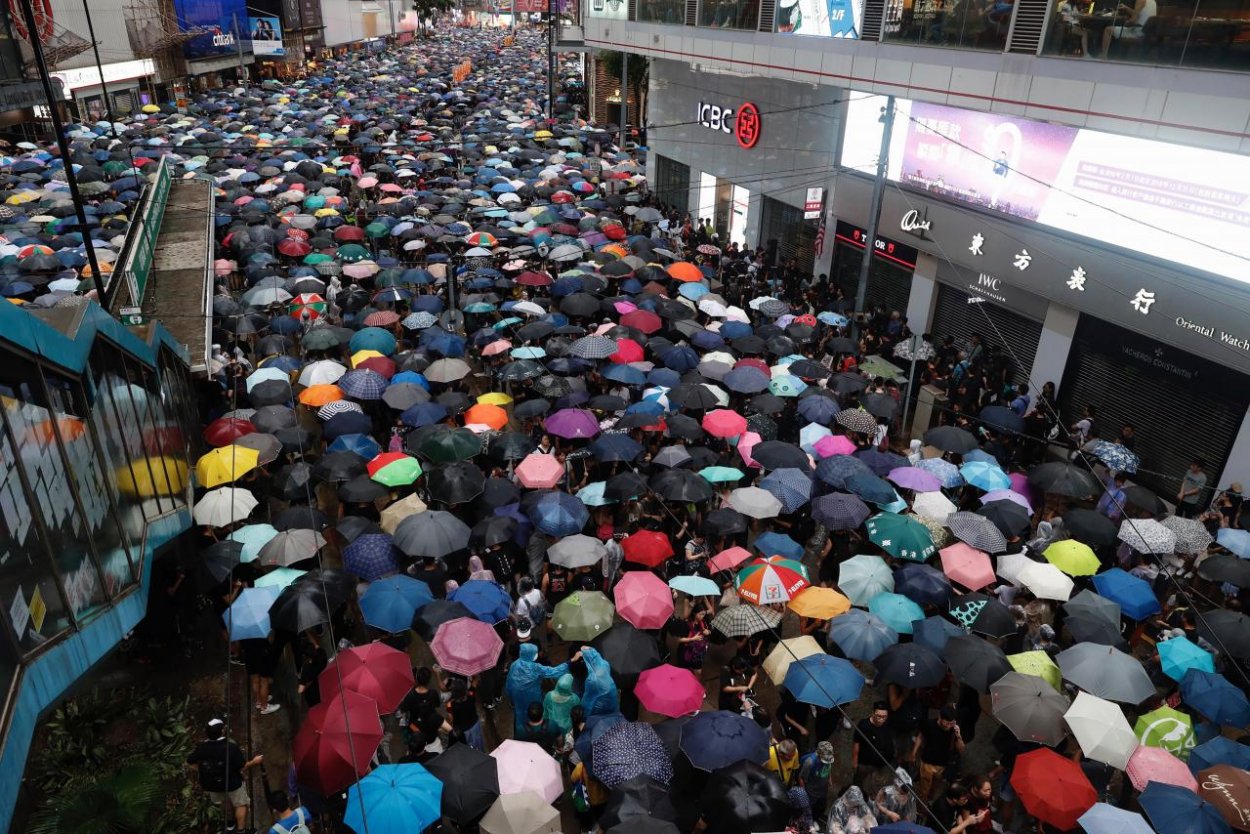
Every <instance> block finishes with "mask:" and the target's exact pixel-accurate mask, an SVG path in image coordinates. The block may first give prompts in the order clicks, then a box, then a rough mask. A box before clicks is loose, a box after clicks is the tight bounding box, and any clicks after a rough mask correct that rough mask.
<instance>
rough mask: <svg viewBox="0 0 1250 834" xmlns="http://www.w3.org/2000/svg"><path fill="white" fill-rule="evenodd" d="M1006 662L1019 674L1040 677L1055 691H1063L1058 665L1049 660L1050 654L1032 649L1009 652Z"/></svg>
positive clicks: (1061, 675) (1061, 676)
mask: <svg viewBox="0 0 1250 834" xmlns="http://www.w3.org/2000/svg"><path fill="white" fill-rule="evenodd" d="M1007 662H1008V663H1010V664H1011V668H1012V669H1015V670H1016V671H1017V672H1019V673H1020V674H1022V675H1032V676H1034V677H1037V678H1041V679H1042V680H1044V681H1046V682H1047V683H1048V684H1050V685H1051V686H1053V687H1054V688H1055V689H1056V690H1057V691H1059V692H1062V691H1063V674H1062V673H1061V672H1060V671H1059V667H1058V666H1056V665H1055V661H1053V660H1051V659H1050V655H1048V654H1046V652H1043V651H1032V652H1019V653H1018V654H1009V655H1007Z"/></svg>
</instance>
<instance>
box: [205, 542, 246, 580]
mask: <svg viewBox="0 0 1250 834" xmlns="http://www.w3.org/2000/svg"><path fill="white" fill-rule="evenodd" d="M242 555H243V543H242V542H236V541H231V540H229V539H227V540H225V541H220V542H215V543H213V544H211V545H209V546H208V547H206V548H204V549H203V550H201V551H200V554H199V557H198V559H197V560H196V563H195V567H196V570H197V572H198V574H199V576H200V578H201V579H202V580H203V585H204V587H206V588H212V587H213V586H215V585H220V584H221V583H222V582H225V581H226V580H227V579H229V578H230V573H231V572H232V571H233V570H234V569H235V568H237V567H238V566H239V559H240V557H241V556H242Z"/></svg>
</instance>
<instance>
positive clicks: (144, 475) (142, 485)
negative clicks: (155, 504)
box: [115, 457, 187, 498]
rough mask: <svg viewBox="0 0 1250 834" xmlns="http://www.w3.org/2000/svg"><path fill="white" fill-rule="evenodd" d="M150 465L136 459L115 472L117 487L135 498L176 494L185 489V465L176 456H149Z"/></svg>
mask: <svg viewBox="0 0 1250 834" xmlns="http://www.w3.org/2000/svg"><path fill="white" fill-rule="evenodd" d="M150 461H151V466H150V467H149V466H148V464H147V463H144V462H143V461H136V462H135V463H132V464H130V465H129V466H123V467H122V468H121V469H118V470H117V472H116V473H115V475H116V477H117V487H118V489H120V490H121V491H122V492H124V493H126V494H127V495H133V496H135V497H136V498H153V497H155V496H157V495H177V494H179V493H182V492H185V491H186V489H187V465H186V464H185V463H183V462H182V461H180V460H178V459H177V458H169V457H156V458H151V459H150Z"/></svg>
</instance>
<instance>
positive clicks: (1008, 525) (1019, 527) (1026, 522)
mask: <svg viewBox="0 0 1250 834" xmlns="http://www.w3.org/2000/svg"><path fill="white" fill-rule="evenodd" d="M977 515H983V516H985V517H986V518H988V519H989V520H990V521H992V522H993V523H994V526H995V527H997V528H998V529H999V530H1000V531H1001V532H1002V534H1003V535H1004V536H1006V537H1007V538H1009V539H1010V538H1012V537H1013V536H1021V535H1024V534H1025V533H1027V532H1028V530H1029V527H1030V525H1031V521H1032V520H1031V519H1030V518H1029V511H1028V510H1026V509H1025V508H1024V507H1021V506H1020V505H1019V504H1017V503H1015V502H1014V501H991V502H990V503H988V504H986V505H985V506H984V507H982V508H981V509H979V510H977Z"/></svg>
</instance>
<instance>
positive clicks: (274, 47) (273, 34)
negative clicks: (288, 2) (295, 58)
mask: <svg viewBox="0 0 1250 834" xmlns="http://www.w3.org/2000/svg"><path fill="white" fill-rule="evenodd" d="M247 28H248V30H249V31H250V32H251V34H252V54H253V55H255V56H256V57H258V58H260V57H264V56H267V55H268V56H274V55H277V56H281V55H286V48H285V47H284V46H283V44H282V21H280V20H278V18H276V17H249V18H248V19H247Z"/></svg>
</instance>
